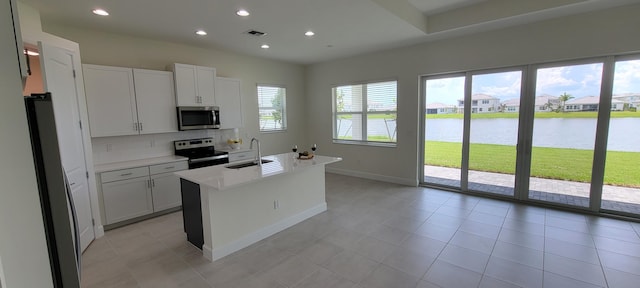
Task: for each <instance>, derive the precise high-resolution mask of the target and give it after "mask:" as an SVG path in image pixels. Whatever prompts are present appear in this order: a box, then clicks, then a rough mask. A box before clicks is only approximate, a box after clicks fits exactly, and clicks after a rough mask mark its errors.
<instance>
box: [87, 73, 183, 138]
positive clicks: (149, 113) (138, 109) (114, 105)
mask: <svg viewBox="0 0 640 288" xmlns="http://www.w3.org/2000/svg"><path fill="white" fill-rule="evenodd" d="M83 74H84V83H85V93H86V96H87V108H88V112H89V124H90V127H91V137H105V136H119V135H136V134H151V133H165V132H176V131H178V127H177V120H176V108H175V106H176V104H175V96H174V89H173V75H172V73H171V72H166V71H154V70H142V69H131V68H122V67H110V66H98V65H86V64H85V65H83Z"/></svg>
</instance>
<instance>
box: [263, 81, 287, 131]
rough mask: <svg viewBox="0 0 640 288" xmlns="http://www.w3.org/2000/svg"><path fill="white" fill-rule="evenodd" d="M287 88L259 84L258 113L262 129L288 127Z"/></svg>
mask: <svg viewBox="0 0 640 288" xmlns="http://www.w3.org/2000/svg"><path fill="white" fill-rule="evenodd" d="M285 103H286V89H285V88H282V87H276V86H258V113H259V117H258V119H259V121H260V131H274V130H284V129H286V127H287V124H286V123H287V121H286V120H287V118H286V109H285V107H286V105H285Z"/></svg>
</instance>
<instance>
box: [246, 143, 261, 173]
mask: <svg viewBox="0 0 640 288" xmlns="http://www.w3.org/2000/svg"><path fill="white" fill-rule="evenodd" d="M254 140H255V141H256V143H257V146H258V159H256V164H258V166H262V151H261V150H260V140H258V139H256V138H255V137H254V138H251V143H250V144H249V149H252V150H253V141H254Z"/></svg>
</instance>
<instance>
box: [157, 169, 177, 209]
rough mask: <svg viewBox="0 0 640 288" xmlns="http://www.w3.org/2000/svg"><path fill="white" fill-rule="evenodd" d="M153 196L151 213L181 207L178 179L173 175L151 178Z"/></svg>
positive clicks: (165, 174) (164, 174)
mask: <svg viewBox="0 0 640 288" xmlns="http://www.w3.org/2000/svg"><path fill="white" fill-rule="evenodd" d="M151 187H152V192H153V193H152V194H153V212H158V211H162V210H165V209H169V208H173V207H178V206H180V205H182V197H181V195H180V178H179V177H178V176H176V175H174V174H173V173H163V174H157V175H153V176H151Z"/></svg>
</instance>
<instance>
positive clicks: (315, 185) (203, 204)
mask: <svg viewBox="0 0 640 288" xmlns="http://www.w3.org/2000/svg"><path fill="white" fill-rule="evenodd" d="M262 159H263V160H267V161H271V162H269V163H264V164H262V166H257V165H256V166H249V167H244V168H239V169H230V168H227V166H230V165H233V164H227V165H217V166H209V167H204V168H199V169H193V170H187V171H180V172H176V173H175V174H176V175H178V176H179V177H180V178H181V180H180V182H181V189H182V197H183V199H182V201H183V215H184V225H185V232H186V233H187V238H188V240H189V242H191V243H192V244H194V245H195V246H197V247H198V248H201V249H202V254H203V255H204V257H205V258H207V259H209V260H212V261H213V260H217V259H220V258H222V257H224V256H226V255H229V254H231V253H233V252H235V251H238V250H240V249H242V248H244V247H247V246H249V245H251V244H253V243H255V242H258V241H260V240H262V239H264V238H267V237H269V236H271V235H273V234H275V233H277V232H279V231H282V230H284V229H286V228H288V227H290V226H293V225H295V224H297V223H299V222H302V221H304V220H305V219H308V218H310V217H313V216H314V215H316V214H319V213H322V212H323V211H326V210H327V203H326V200H325V177H324V173H325V165H327V164H331V163H334V162H338V161H341V160H342V159H341V158H338V157H327V156H319V155H316V156H315V157H313V158H312V159H296V158H294V154H293V153H284V154H278V155H272V156H267V157H263V158H262ZM234 164H235V163H234Z"/></svg>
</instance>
